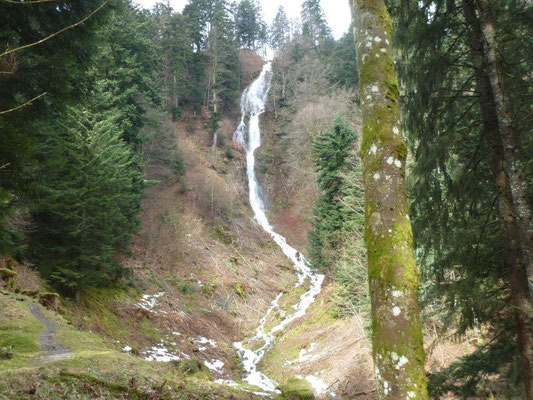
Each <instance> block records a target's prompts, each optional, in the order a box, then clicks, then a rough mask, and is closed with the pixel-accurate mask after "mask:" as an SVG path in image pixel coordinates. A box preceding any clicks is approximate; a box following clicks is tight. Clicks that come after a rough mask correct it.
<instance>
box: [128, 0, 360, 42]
mask: <svg viewBox="0 0 533 400" xmlns="http://www.w3.org/2000/svg"><path fill="white" fill-rule="evenodd" d="M133 1H134V2H135V3H138V4H140V5H141V6H143V7H144V8H148V9H150V8H152V6H153V5H154V4H155V3H157V0H133ZM160 1H161V0H160ZM161 2H163V3H166V0H163V1H161ZM169 2H170V5H171V6H172V7H173V8H174V9H175V10H177V11H181V10H182V9H183V7H184V6H185V4H187V0H169ZM259 2H260V3H261V6H262V7H263V14H264V17H265V21H266V22H267V23H268V24H270V23H271V22H272V20H273V19H274V17H275V15H276V12H277V11H278V8H279V6H280V5H283V7H285V11H286V12H287V15H288V16H289V18H296V17H299V16H300V7H301V5H302V2H303V0H259ZM322 9H323V10H324V12H325V13H326V16H327V18H328V24H329V26H330V28H331V31H332V33H333V36H335V38H336V39H338V38H340V37H341V36H342V35H343V34H344V33H345V32H347V31H348V28H349V27H350V7H349V6H348V0H322Z"/></svg>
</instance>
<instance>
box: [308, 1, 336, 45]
mask: <svg viewBox="0 0 533 400" xmlns="http://www.w3.org/2000/svg"><path fill="white" fill-rule="evenodd" d="M301 20H302V35H303V37H304V38H306V39H307V40H309V41H310V42H311V43H312V44H313V46H318V45H320V44H321V43H323V42H324V41H326V40H328V39H331V30H330V28H329V26H328V23H327V21H326V16H325V14H324V11H323V10H322V7H321V6H320V0H305V1H304V2H303V4H302V11H301Z"/></svg>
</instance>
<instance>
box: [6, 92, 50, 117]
mask: <svg viewBox="0 0 533 400" xmlns="http://www.w3.org/2000/svg"><path fill="white" fill-rule="evenodd" d="M46 94H47V92H44V93H41V94H40V95H38V96H35V97H34V98H33V99H30V100H28V101H26V102H24V103H22V104H20V105H18V106H16V107H14V108H10V109H9V110H4V111H0V115H4V114H7V113H10V112H13V111H16V110H18V109H20V108H22V107H26V106H29V105H31V103H33V102H34V101H35V100H37V99H39V98H41V97H43V96H44V95H46Z"/></svg>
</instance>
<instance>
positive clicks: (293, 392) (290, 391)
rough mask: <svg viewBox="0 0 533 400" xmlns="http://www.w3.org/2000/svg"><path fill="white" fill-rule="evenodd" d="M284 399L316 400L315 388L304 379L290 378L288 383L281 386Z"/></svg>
mask: <svg viewBox="0 0 533 400" xmlns="http://www.w3.org/2000/svg"><path fill="white" fill-rule="evenodd" d="M279 390H281V396H280V398H282V399H290V400H314V399H315V395H314V393H313V387H312V386H311V384H310V383H309V382H307V381H306V380H304V379H299V378H296V377H294V376H293V377H290V378H289V379H287V381H286V382H285V383H284V384H283V385H280V386H279Z"/></svg>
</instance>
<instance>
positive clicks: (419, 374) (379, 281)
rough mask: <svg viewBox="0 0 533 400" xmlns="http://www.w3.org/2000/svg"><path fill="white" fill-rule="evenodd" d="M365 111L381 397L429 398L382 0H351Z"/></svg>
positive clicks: (395, 90) (370, 260)
mask: <svg viewBox="0 0 533 400" xmlns="http://www.w3.org/2000/svg"><path fill="white" fill-rule="evenodd" d="M350 3H351V6H352V12H353V19H354V25H355V33H356V35H355V36H356V50H357V54H358V60H357V61H358V67H359V74H360V79H359V82H360V87H359V95H360V99H361V108H362V115H363V138H362V144H361V159H362V163H363V179H364V186H365V241H366V245H367V252H368V275H369V285H370V297H371V304H372V332H373V333H372V347H373V358H374V366H375V375H376V381H377V392H378V395H379V397H380V398H381V399H402V400H409V399H417V400H424V399H427V398H428V393H427V382H426V374H425V370H424V363H425V354H424V348H423V344H422V324H421V321H420V308H419V304H418V285H419V277H418V275H419V273H418V270H417V267H416V264H415V258H414V249H413V237H412V229H411V222H410V220H409V209H408V205H407V192H406V188H405V161H406V156H407V146H406V144H405V142H404V140H403V137H402V135H401V134H400V104H399V90H398V81H397V76H396V71H395V69H394V60H393V53H392V43H391V42H392V23H391V19H390V16H389V13H388V10H387V7H386V5H385V2H384V0H351V1H350Z"/></svg>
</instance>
